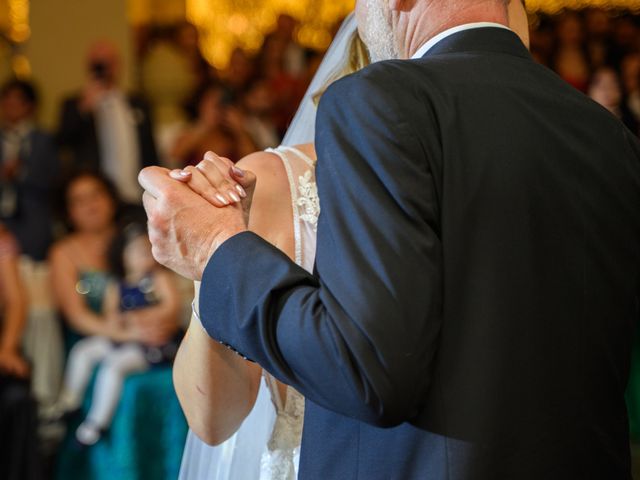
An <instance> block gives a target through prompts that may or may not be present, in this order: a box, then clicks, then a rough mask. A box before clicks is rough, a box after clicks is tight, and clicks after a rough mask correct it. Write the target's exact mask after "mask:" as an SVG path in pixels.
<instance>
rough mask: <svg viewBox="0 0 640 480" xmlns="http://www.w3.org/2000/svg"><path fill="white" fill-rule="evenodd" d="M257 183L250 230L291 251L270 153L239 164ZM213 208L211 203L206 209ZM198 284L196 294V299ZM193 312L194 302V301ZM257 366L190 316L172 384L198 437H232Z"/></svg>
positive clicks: (284, 200) (254, 389)
mask: <svg viewBox="0 0 640 480" xmlns="http://www.w3.org/2000/svg"><path fill="white" fill-rule="evenodd" d="M238 166H239V167H240V168H243V169H246V170H250V171H252V172H254V173H255V174H256V175H257V177H258V184H257V186H256V191H255V194H254V197H253V203H252V207H251V214H250V219H249V228H250V229H251V230H253V231H254V232H257V233H259V234H260V235H262V236H263V237H265V238H268V239H271V240H272V243H274V244H276V245H278V247H279V248H281V249H283V250H284V251H285V253H287V254H288V255H292V254H293V250H294V248H293V240H292V238H293V233H292V231H291V232H289V233H290V234H289V235H288V234H287V233H288V229H291V230H292V229H293V227H292V225H293V223H292V220H291V218H292V213H291V203H290V201H289V200H288V198H289V196H288V195H283V194H282V192H288V182H287V178H286V173H285V171H284V168H283V167H282V164H281V163H280V161H279V160H278V159H277V158H276V157H274V156H273V155H271V154H267V153H257V154H253V155H251V156H249V157H247V158H246V159H244V160H242V161H241V162H239V163H238ZM211 208H215V207H213V206H212V207H211ZM198 287H199V285H197V287H196V295H195V298H196V299H197V298H198V297H199V294H198V290H199V288H198ZM196 311H197V305H196ZM261 374H262V369H261V368H260V367H259V366H258V365H257V364H254V363H251V362H248V361H246V360H244V359H243V358H241V357H240V356H238V355H237V354H236V353H234V352H232V351H231V350H229V349H227V348H226V347H225V346H223V345H221V344H219V343H218V342H216V341H215V340H212V339H211V337H210V336H209V335H207V333H206V331H205V330H204V328H203V327H202V325H201V324H200V322H199V320H198V319H197V318H196V317H195V316H193V317H192V320H191V324H190V326H189V329H188V331H187V334H186V336H185V338H184V340H183V342H182V345H181V346H180V350H179V352H178V355H177V357H176V360H175V364H174V374H173V376H174V384H175V388H176V392H177V394H178V398H179V399H180V404H181V405H182V409H183V410H184V413H185V416H186V417H187V421H188V423H189V426H190V427H191V429H192V430H193V431H194V433H195V434H196V435H198V437H200V439H201V440H203V441H204V442H205V443H207V444H209V445H218V444H220V443H222V442H224V441H225V440H227V439H228V438H229V437H231V436H232V435H233V434H234V433H235V432H236V431H237V429H238V428H239V427H240V425H241V424H242V422H243V421H244V419H245V418H246V417H247V415H248V414H249V413H250V412H251V410H252V408H253V405H254V404H255V400H256V397H257V393H258V388H259V386H260V378H261Z"/></svg>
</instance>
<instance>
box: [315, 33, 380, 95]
mask: <svg viewBox="0 0 640 480" xmlns="http://www.w3.org/2000/svg"><path fill="white" fill-rule="evenodd" d="M370 63H371V57H370V56H369V51H368V50H367V47H366V45H365V44H364V42H363V41H362V39H361V38H360V35H359V34H358V31H357V30H356V31H355V32H353V35H352V36H351V40H350V41H349V48H348V49H347V52H346V55H345V57H344V61H343V63H342V65H341V66H340V67H338V68H337V69H336V71H335V72H334V73H333V74H332V75H331V76H330V77H329V80H327V83H326V84H325V85H324V86H323V87H322V88H321V89H320V90H318V91H317V92H316V93H314V94H313V102H314V103H315V104H316V105H318V103H320V98H322V95H324V92H326V91H327V89H328V88H329V86H331V84H332V83H333V82H336V81H338V80H340V79H341V78H343V77H346V76H347V75H351V74H352V73H355V72H357V71H358V70H362V69H363V68H364V67H366V66H367V65H369V64H370Z"/></svg>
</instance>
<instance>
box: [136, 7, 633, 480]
mask: <svg viewBox="0 0 640 480" xmlns="http://www.w3.org/2000/svg"><path fill="white" fill-rule="evenodd" d="M508 3H509V2H508V1H506V0H459V1H442V0H392V1H389V2H387V1H386V0H384V1H383V0H369V1H365V0H359V1H358V2H357V11H358V15H359V23H360V29H361V34H362V36H363V38H364V40H365V41H366V42H367V44H368V46H369V48H370V50H371V53H372V56H373V57H374V59H377V60H386V59H391V58H401V59H404V60H401V61H389V62H379V63H376V64H374V65H372V66H370V67H369V68H366V69H364V70H363V71H361V72H359V73H357V74H355V75H352V76H350V77H347V78H346V79H343V80H341V81H339V82H337V83H335V84H334V85H333V86H332V87H330V88H329V90H328V92H327V93H326V94H325V95H324V97H323V99H322V101H321V104H320V107H319V111H318V122H317V135H316V148H317V150H318V165H317V178H318V191H319V196H320V202H321V207H322V214H321V216H320V221H319V225H318V251H317V257H316V270H317V271H316V275H309V274H307V273H306V272H305V271H304V270H302V269H301V268H298V267H297V266H296V265H295V264H293V263H292V262H291V261H290V260H288V259H287V258H286V257H285V256H284V255H283V254H282V253H280V252H279V251H278V250H277V249H275V248H274V247H272V246H271V245H269V244H268V243H267V242H266V241H265V240H263V239H261V238H259V237H257V236H256V235H254V234H252V233H249V232H246V225H245V223H244V219H243V215H242V212H241V211H239V210H240V209H238V208H237V207H230V208H224V209H219V210H214V209H213V208H209V209H207V208H204V207H202V208H201V207H199V205H201V204H203V202H204V200H203V199H202V198H200V197H199V196H197V195H194V193H193V192H191V191H190V190H188V189H187V188H186V187H185V186H184V185H182V184H179V183H177V182H174V181H172V180H171V179H170V178H169V176H168V173H167V172H166V171H163V170H160V169H148V170H146V171H144V172H143V173H142V175H141V181H142V183H143V185H144V186H145V188H146V190H147V193H145V206H146V207H147V211H148V213H149V218H150V235H151V238H152V241H153V244H154V253H155V255H156V257H157V258H158V259H159V260H160V261H161V262H163V263H164V264H165V265H167V266H169V267H171V268H173V269H175V270H177V271H179V272H181V273H183V274H185V275H189V276H191V277H192V278H196V279H197V278H200V277H202V287H201V294H200V313H201V317H202V322H203V325H204V327H205V328H206V330H207V332H208V333H209V335H210V336H211V337H213V338H215V339H217V340H219V341H221V342H223V343H224V344H226V345H229V346H230V347H231V348H234V349H236V350H237V351H239V352H241V353H242V354H243V355H246V356H247V357H249V358H250V359H253V360H255V361H257V362H258V363H259V364H260V365H262V366H263V367H264V368H265V369H266V370H268V371H269V372H271V373H272V374H274V375H275V376H276V377H277V378H278V379H279V380H281V381H282V382H284V383H286V384H289V385H292V386H293V387H294V388H296V389H297V390H299V391H300V392H302V393H303V394H304V395H305V397H306V399H307V403H306V415H305V427H304V436H303V444H302V454H301V465H300V478H304V479H314V480H315V479H367V480H368V479H403V480H404V479H435V480H445V479H447V480H476V479H480V480H499V479H505V480H512V479H517V480H519V479H523V480H529V479H531V480H540V479H545V480H549V479H553V480H556V479H557V480H567V479H576V480H578V479H580V480H584V479H629V478H630V459H629V438H628V426H627V418H626V410H625V404H624V392H625V388H626V383H627V377H628V369H629V359H630V349H631V338H632V332H633V329H634V326H635V323H636V322H637V319H638V314H639V301H638V294H639V293H640V209H639V208H638V205H640V146H639V145H638V142H637V140H636V139H635V138H634V137H633V135H632V134H631V132H629V131H628V130H627V129H626V128H625V127H624V126H623V125H622V124H621V123H620V122H619V121H618V120H617V119H616V118H614V117H613V116H612V115H611V114H610V113H608V112H607V111H605V110H604V109H603V108H601V107H600V106H599V105H597V104H595V103H594V102H592V101H591V100H589V99H588V98H586V97H585V96H584V95H582V94H581V93H579V92H578V91H576V90H575V89H573V88H572V87H570V86H569V85H567V84H566V83H565V82H563V81H562V80H561V79H560V78H559V77H558V76H556V75H555V74H553V73H552V72H551V71H549V70H548V69H546V68H545V67H542V66H540V65H538V64H536V63H535V62H534V60H533V59H532V58H531V56H530V54H529V52H528V51H527V49H526V48H525V46H524V45H523V44H522V42H521V41H520V39H519V38H518V37H517V36H516V35H515V34H514V33H513V32H512V31H510V30H509V29H507V28H505V26H506V25H508V21H507V16H506V12H507V7H508ZM408 59H411V60H408ZM207 162H210V160H205V161H204V162H203V164H202V165H201V168H202V169H203V170H205V171H211V172H213V171H214V170H211V168H210V167H208V166H207ZM214 163H215V162H214ZM245 177H246V178H248V177H249V175H246V174H245ZM235 180H236V181H240V182H241V183H242V179H241V178H240V177H238V176H236V177H235ZM210 181H211V182H212V183H213V184H214V185H215V184H216V180H215V178H214V177H213V176H211V177H210ZM194 209H197V212H198V218H197V220H195V219H194V216H193V214H192V213H191V212H192V211H194ZM205 266H206V268H205Z"/></svg>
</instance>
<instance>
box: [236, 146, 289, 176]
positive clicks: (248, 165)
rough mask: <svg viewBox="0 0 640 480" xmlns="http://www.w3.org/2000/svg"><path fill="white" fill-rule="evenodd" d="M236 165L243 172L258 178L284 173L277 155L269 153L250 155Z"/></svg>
mask: <svg viewBox="0 0 640 480" xmlns="http://www.w3.org/2000/svg"><path fill="white" fill-rule="evenodd" d="M237 165H238V167H240V168H241V169H243V170H249V171H251V172H253V173H255V174H256V176H258V177H260V176H264V175H275V174H278V173H284V169H283V166H282V162H281V161H280V159H279V158H278V155H276V154H275V153H271V152H255V153H252V154H250V155H247V156H246V157H244V158H242V159H241V160H240V161H239V162H238V163H237Z"/></svg>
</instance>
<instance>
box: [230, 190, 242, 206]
mask: <svg viewBox="0 0 640 480" xmlns="http://www.w3.org/2000/svg"><path fill="white" fill-rule="evenodd" d="M229 196H230V197H231V198H232V199H233V201H234V202H236V203H237V202H239V201H240V197H239V196H238V195H236V193H235V192H232V191H229Z"/></svg>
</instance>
